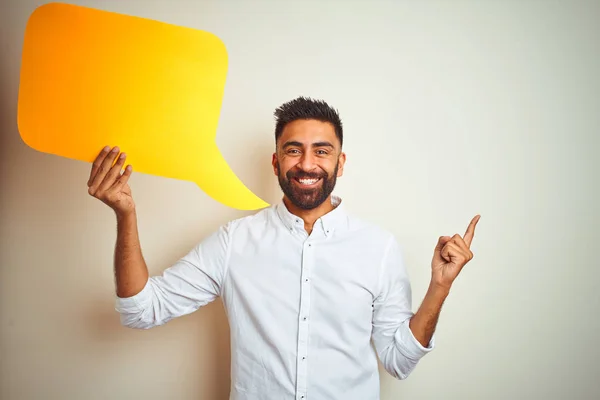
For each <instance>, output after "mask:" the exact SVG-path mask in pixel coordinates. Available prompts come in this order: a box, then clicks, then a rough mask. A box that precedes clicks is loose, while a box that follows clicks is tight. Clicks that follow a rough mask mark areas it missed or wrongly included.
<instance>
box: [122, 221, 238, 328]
mask: <svg viewBox="0 0 600 400" xmlns="http://www.w3.org/2000/svg"><path fill="white" fill-rule="evenodd" d="M230 229H231V223H228V224H227V225H223V226H221V227H220V228H219V229H218V230H217V231H216V232H214V233H213V234H211V235H210V236H208V237H207V238H206V239H204V240H203V241H201V242H200V243H199V244H197V245H196V246H194V248H193V249H191V250H190V251H189V252H188V253H187V254H186V255H185V256H183V257H182V258H180V259H179V260H178V261H177V262H175V263H174V264H173V265H172V266H170V267H169V268H167V269H166V270H164V272H163V273H162V274H161V275H157V276H152V277H150V278H149V279H148V281H147V282H146V285H145V286H144V288H143V289H142V290H141V291H140V292H139V293H137V294H135V295H134V296H131V297H126V298H122V297H118V296H117V298H116V302H115V310H116V311H117V312H118V313H119V314H120V319H121V324H122V325H124V326H127V327H130V328H136V329H150V328H153V327H155V326H159V325H163V324H165V323H167V322H168V321H170V320H172V319H173V318H176V317H180V316H183V315H186V314H190V313H192V312H194V311H196V310H197V309H198V308H200V307H202V306H204V305H206V304H208V303H210V302H212V301H213V300H215V299H216V298H217V297H218V296H219V295H220V294H221V287H222V284H223V280H224V278H225V275H226V269H227V260H228V248H229V246H228V244H229V236H230Z"/></svg>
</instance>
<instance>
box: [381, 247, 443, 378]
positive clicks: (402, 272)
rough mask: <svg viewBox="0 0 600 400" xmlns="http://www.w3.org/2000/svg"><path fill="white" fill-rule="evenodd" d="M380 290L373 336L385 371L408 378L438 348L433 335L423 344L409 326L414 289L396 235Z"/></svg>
mask: <svg viewBox="0 0 600 400" xmlns="http://www.w3.org/2000/svg"><path fill="white" fill-rule="evenodd" d="M379 288H380V289H379V293H378V295H377V296H376V298H375V301H374V304H373V333H372V339H373V344H374V346H375V349H376V351H377V355H378V356H379V359H380V361H381V363H382V365H383V367H384V368H385V369H386V371H387V372H388V373H389V374H390V375H392V376H393V377H394V378H397V379H406V378H407V377H408V376H409V375H410V374H411V372H412V371H413V370H414V369H415V367H416V366H417V364H418V362H419V361H420V360H421V358H423V357H424V356H425V355H426V354H428V353H429V352H431V351H432V350H433V349H434V347H435V338H434V337H432V339H431V340H430V342H429V344H428V346H427V347H424V346H423V345H422V344H421V343H419V341H418V340H417V339H416V338H415V336H414V335H413V333H412V331H411V329H410V326H409V324H410V319H411V318H412V317H413V315H414V313H413V312H412V291H411V285H410V280H409V277H408V274H407V271H406V267H405V265H404V262H403V257H402V254H401V251H400V248H399V246H398V244H397V242H396V239H395V238H393V237H392V238H391V239H390V242H389V245H388V247H387V250H386V254H385V256H384V258H383V262H382V265H381V270H380V280H379Z"/></svg>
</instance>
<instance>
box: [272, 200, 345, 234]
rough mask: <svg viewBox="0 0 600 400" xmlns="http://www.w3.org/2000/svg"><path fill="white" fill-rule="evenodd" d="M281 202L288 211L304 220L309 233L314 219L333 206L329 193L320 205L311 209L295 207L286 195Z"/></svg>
mask: <svg viewBox="0 0 600 400" xmlns="http://www.w3.org/2000/svg"><path fill="white" fill-rule="evenodd" d="M283 203H284V204H285V206H286V207H287V209H288V211H289V212H290V213H292V214H294V215H296V216H297V217H300V218H302V220H303V221H304V229H305V230H306V232H307V233H308V234H309V235H310V233H311V232H312V230H313V226H314V224H315V221H316V220H318V219H319V218H321V217H322V216H323V215H325V214H327V213H328V212H330V211H331V210H333V209H334V208H335V207H334V206H333V204H331V195H329V196H328V197H327V199H325V201H324V202H323V203H321V205H320V206H318V207H316V208H313V209H312V210H304V209H302V208H299V207H296V206H295V205H294V204H293V203H292V202H291V201H290V199H288V198H287V197H286V196H284V197H283Z"/></svg>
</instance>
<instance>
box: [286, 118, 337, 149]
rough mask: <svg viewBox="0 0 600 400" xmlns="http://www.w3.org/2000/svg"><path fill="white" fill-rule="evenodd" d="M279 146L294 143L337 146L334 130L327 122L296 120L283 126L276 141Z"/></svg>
mask: <svg viewBox="0 0 600 400" xmlns="http://www.w3.org/2000/svg"><path fill="white" fill-rule="evenodd" d="M278 142H279V144H280V145H285V144H286V143H289V142H296V145H302V146H314V145H322V144H323V143H327V142H328V143H330V144H332V145H334V146H337V145H339V143H338V139H337V136H336V134H335V128H334V127H333V125H332V124H331V123H329V122H322V121H317V120H298V121H294V122H291V123H289V124H287V125H286V126H285V128H284V129H283V131H282V132H281V136H280V137H279V140H278Z"/></svg>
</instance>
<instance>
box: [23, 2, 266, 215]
mask: <svg viewBox="0 0 600 400" xmlns="http://www.w3.org/2000/svg"><path fill="white" fill-rule="evenodd" d="M226 75H227V51H226V48H225V46H224V44H223V43H222V42H221V40H220V39H219V38H217V37H216V36H215V35H213V34H211V33H208V32H204V31H200V30H195V29H190V28H185V27H180V26H175V25H170V24H166V23H162V22H158V21H153V20H148V19H144V18H139V17H132V16H127V15H122V14H117V13H113V12H106V11H101V10H96V9H92V8H86V7H80V6H74V5H69V4H61V3H49V4H45V5H43V6H41V7H39V8H37V9H36V10H35V11H34V12H33V13H32V14H31V16H30V18H29V21H28V23H27V27H26V29H25V40H24V46H23V56H22V64H21V78H20V79H21V80H20V87H19V102H18V127H19V133H20V135H21V138H22V139H23V141H24V142H25V143H26V144H27V145H28V146H30V147H32V148H33V149H35V150H38V151H41V152H44V153H50V154H54V155H58V156H62V157H67V158H70V159H75V160H81V161H87V162H93V160H94V159H95V157H96V156H97V155H98V153H99V152H100V150H101V149H102V148H103V147H104V146H105V145H109V146H119V148H120V149H121V150H122V151H123V152H125V153H127V163H128V164H131V165H132V166H133V169H134V171H137V172H142V173H147V174H153V175H158V176H163V177H167V178H175V179H182V180H188V181H193V182H196V183H197V184H198V186H200V188H201V189H202V190H204V191H205V192H206V193H207V194H208V195H209V196H211V197H212V198H213V199H215V200H217V201H219V202H221V203H222V204H224V205H226V206H229V207H233V208H237V209H241V210H254V209H259V208H263V207H265V206H268V204H267V203H266V202H264V201H263V200H261V199H260V198H259V197H258V196H256V195H255V194H254V193H253V192H251V191H250V190H249V189H248V188H247V187H246V186H245V185H244V184H243V183H242V182H241V181H240V180H239V179H238V178H237V176H236V175H235V173H234V172H233V171H232V170H231V169H230V168H229V166H228V164H227V162H226V161H225V160H224V159H223V157H222V155H221V152H220V150H219V149H218V147H217V145H216V142H215V138H216V131H217V124H218V121H219V114H220V109H221V103H222V98H223V92H224V87H225V79H226Z"/></svg>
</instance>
